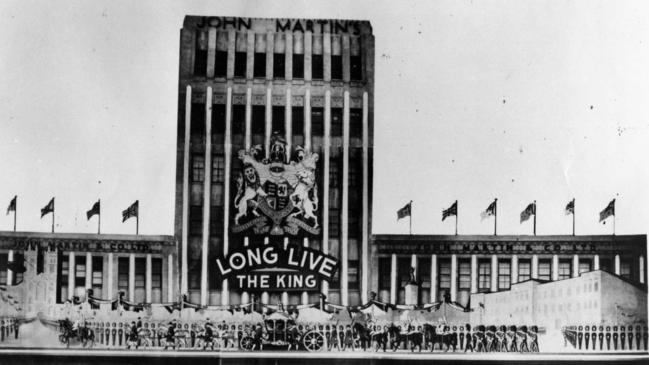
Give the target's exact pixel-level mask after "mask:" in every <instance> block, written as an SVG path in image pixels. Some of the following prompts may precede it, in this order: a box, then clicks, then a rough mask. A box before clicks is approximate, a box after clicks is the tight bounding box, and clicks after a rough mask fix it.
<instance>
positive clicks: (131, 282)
mask: <svg viewBox="0 0 649 365" xmlns="http://www.w3.org/2000/svg"><path fill="white" fill-rule="evenodd" d="M128 300H130V301H131V302H134V301H135V254H132V253H131V254H129V255H128Z"/></svg>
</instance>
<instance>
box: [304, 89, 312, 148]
mask: <svg viewBox="0 0 649 365" xmlns="http://www.w3.org/2000/svg"><path fill="white" fill-rule="evenodd" d="M303 132H304V149H305V150H306V151H308V152H311V134H312V133H311V88H310V87H307V88H306V90H304V131H303Z"/></svg>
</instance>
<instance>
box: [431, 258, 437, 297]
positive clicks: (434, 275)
mask: <svg viewBox="0 0 649 365" xmlns="http://www.w3.org/2000/svg"><path fill="white" fill-rule="evenodd" d="M436 301H437V255H431V256H430V302H431V303H435V302H436Z"/></svg>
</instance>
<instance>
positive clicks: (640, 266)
mask: <svg viewBox="0 0 649 365" xmlns="http://www.w3.org/2000/svg"><path fill="white" fill-rule="evenodd" d="M644 270H645V268H644V256H642V255H640V257H639V258H638V272H639V276H640V277H639V278H638V279H639V280H640V283H641V284H644V282H645V274H644Z"/></svg>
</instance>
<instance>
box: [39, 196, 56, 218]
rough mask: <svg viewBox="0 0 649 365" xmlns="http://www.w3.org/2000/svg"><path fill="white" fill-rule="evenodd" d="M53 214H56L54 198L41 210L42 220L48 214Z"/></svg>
mask: <svg viewBox="0 0 649 365" xmlns="http://www.w3.org/2000/svg"><path fill="white" fill-rule="evenodd" d="M52 212H54V198H52V199H51V200H50V202H49V203H47V205H46V206H44V207H43V208H42V209H41V218H43V217H44V216H45V215H46V214H48V213H52Z"/></svg>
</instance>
